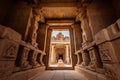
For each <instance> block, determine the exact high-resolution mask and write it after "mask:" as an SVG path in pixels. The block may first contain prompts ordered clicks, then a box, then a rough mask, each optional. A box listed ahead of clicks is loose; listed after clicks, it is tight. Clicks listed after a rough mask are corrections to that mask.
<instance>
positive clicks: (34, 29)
mask: <svg viewBox="0 0 120 80" xmlns="http://www.w3.org/2000/svg"><path fill="white" fill-rule="evenodd" d="M38 21H39V17H38V16H37V15H33V19H32V24H31V25H32V33H31V44H32V45H33V46H35V47H37V46H38V44H37V43H36V39H37V30H38Z"/></svg>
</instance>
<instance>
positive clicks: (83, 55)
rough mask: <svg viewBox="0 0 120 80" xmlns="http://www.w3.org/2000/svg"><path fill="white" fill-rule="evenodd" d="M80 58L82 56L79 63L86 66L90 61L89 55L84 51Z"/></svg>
mask: <svg viewBox="0 0 120 80" xmlns="http://www.w3.org/2000/svg"><path fill="white" fill-rule="evenodd" d="M82 58H83V62H82V63H81V65H82V66H88V65H89V62H90V56H89V54H88V53H87V52H86V51H82Z"/></svg>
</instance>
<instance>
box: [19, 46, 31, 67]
mask: <svg viewBox="0 0 120 80" xmlns="http://www.w3.org/2000/svg"><path fill="white" fill-rule="evenodd" d="M29 51H30V49H29V48H27V47H24V48H23V50H22V53H20V54H21V55H20V67H21V68H23V69H24V68H28V67H30V65H29V62H28V61H27V60H28V54H29ZM18 57H19V56H18Z"/></svg>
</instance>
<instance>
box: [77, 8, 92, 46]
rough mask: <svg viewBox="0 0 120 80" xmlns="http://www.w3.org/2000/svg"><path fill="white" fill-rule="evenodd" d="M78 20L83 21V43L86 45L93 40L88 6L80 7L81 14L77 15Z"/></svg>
mask: <svg viewBox="0 0 120 80" xmlns="http://www.w3.org/2000/svg"><path fill="white" fill-rule="evenodd" d="M76 20H77V21H81V29H82V39H83V45H86V44H88V43H89V42H91V41H92V34H91V30H90V27H89V21H88V18H87V11H86V8H83V9H80V14H79V15H78V16H77V17H76Z"/></svg>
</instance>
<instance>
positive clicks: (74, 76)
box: [30, 70, 87, 80]
mask: <svg viewBox="0 0 120 80" xmlns="http://www.w3.org/2000/svg"><path fill="white" fill-rule="evenodd" d="M30 80H87V79H85V77H84V76H83V75H82V74H80V73H78V72H76V71H74V70H48V71H45V72H42V73H39V74H37V75H36V76H34V78H32V79H30Z"/></svg>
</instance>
